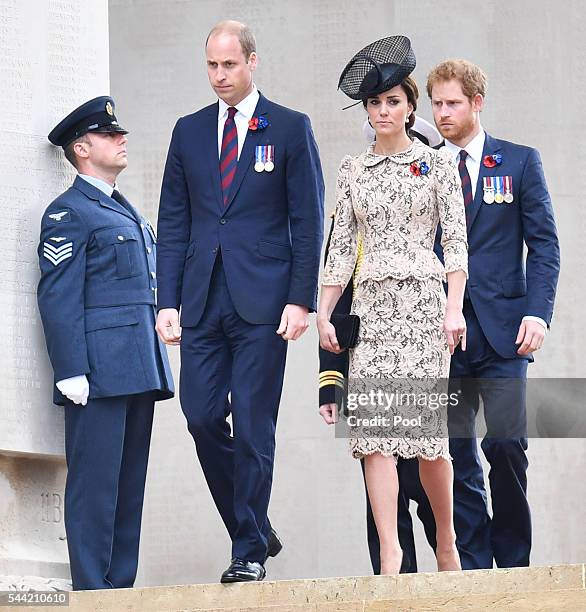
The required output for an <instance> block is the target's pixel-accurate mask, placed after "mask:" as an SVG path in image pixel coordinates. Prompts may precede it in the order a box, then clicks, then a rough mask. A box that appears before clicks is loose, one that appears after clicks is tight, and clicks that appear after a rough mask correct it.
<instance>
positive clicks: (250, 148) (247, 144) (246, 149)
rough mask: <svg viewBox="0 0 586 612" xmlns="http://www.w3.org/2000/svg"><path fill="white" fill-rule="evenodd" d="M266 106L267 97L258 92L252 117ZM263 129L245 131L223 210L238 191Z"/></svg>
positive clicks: (229, 204)
mask: <svg viewBox="0 0 586 612" xmlns="http://www.w3.org/2000/svg"><path fill="white" fill-rule="evenodd" d="M266 108H267V99H266V98H265V97H264V96H263V95H262V94H260V97H259V99H258V102H257V104H256V108H255V109H254V113H253V117H257V116H258V115H262V114H264V113H266ZM263 131H264V130H256V131H254V130H248V132H247V133H246V138H245V140H244V146H243V147H242V152H241V153H240V159H239V160H238V165H237V166H236V174H235V175H234V180H233V181H232V187H231V188H230V195H229V196H228V204H227V205H226V208H225V210H228V208H230V206H231V205H232V202H233V201H234V197H235V196H236V194H237V193H238V189H240V185H241V184H242V181H243V180H244V177H245V176H246V173H247V172H248V169H249V168H250V166H251V164H252V160H253V159H254V151H255V148H256V145H257V143H258V141H259V139H260V134H261V133H262V132H263Z"/></svg>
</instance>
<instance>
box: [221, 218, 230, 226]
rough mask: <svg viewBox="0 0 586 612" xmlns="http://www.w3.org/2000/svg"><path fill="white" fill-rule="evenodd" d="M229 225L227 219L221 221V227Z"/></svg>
mask: <svg viewBox="0 0 586 612" xmlns="http://www.w3.org/2000/svg"><path fill="white" fill-rule="evenodd" d="M226 223H228V222H227V221H226V219H220V225H226Z"/></svg>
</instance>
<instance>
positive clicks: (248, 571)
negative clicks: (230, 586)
mask: <svg viewBox="0 0 586 612" xmlns="http://www.w3.org/2000/svg"><path fill="white" fill-rule="evenodd" d="M266 575H267V573H266V571H265V568H264V567H263V566H262V564H261V563H258V562H257V561H243V560H242V559H237V558H234V559H232V562H231V563H230V567H229V568H228V569H227V570H226V571H225V572H224V573H223V574H222V577H221V578H220V582H223V583H227V582H254V581H257V580H263V579H264V577H265V576H266Z"/></svg>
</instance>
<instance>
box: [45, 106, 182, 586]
mask: <svg viewBox="0 0 586 612" xmlns="http://www.w3.org/2000/svg"><path fill="white" fill-rule="evenodd" d="M126 134H127V132H126V130H124V129H123V128H122V127H121V126H120V125H119V124H118V122H117V120H116V116H115V115H114V100H112V98H110V97H109V96H100V97H98V98H94V99H93V100H90V101H89V102H86V103H85V104H83V105H82V106H80V107H79V108H77V109H75V110H74V111H73V112H72V113H70V114H69V115H68V116H67V117H65V119H63V121H61V122H60V123H59V125H57V126H56V127H55V128H54V129H53V130H52V131H51V133H50V134H49V140H50V141H51V142H52V143H53V144H54V145H57V146H61V147H63V149H64V153H65V156H66V158H67V159H68V160H69V161H70V162H71V163H72V164H73V165H74V166H75V168H76V169H77V171H78V173H79V174H78V176H77V177H76V179H75V181H74V183H73V185H72V186H71V187H70V188H69V189H68V190H67V191H66V192H65V193H62V194H61V195H60V196H59V197H57V198H56V199H55V200H54V201H53V202H52V203H51V204H50V205H49V207H48V208H47V210H46V211H45V213H44V214H43V218H42V221H41V240H40V244H39V249H38V255H39V265H40V268H41V279H40V281H39V287H38V304H39V310H40V313H41V318H42V321H43V327H44V331H45V338H46V341H47V348H48V351H49V357H50V359H51V364H52V366H53V370H54V372H55V381H56V388H55V389H54V400H53V401H54V402H55V403H56V404H59V405H62V406H64V411H65V453H66V458H67V482H66V485H65V530H66V533H67V546H68V548H69V561H70V565H71V577H72V580H73V588H74V589H75V590H81V589H104V588H112V587H114V588H125V587H131V586H132V585H133V584H134V579H135V577H136V571H137V564H138V547H139V538H140V525H141V516H142V505H143V498H144V485H145V478H146V472H147V463H148V456H149V446H150V439H151V429H152V422H153V409H154V402H155V401H156V400H161V399H167V398H170V397H172V396H173V379H172V377H171V371H170V367H169V362H168V360H167V351H166V348H165V346H164V345H163V343H162V342H160V341H159V339H158V338H157V335H156V333H155V330H154V325H155V289H156V280H155V279H156V274H155V257H156V254H155V242H156V241H155V234H154V231H153V229H152V227H151V226H150V224H149V223H148V221H147V220H146V219H144V218H143V217H142V216H141V215H140V214H139V213H138V212H137V211H136V210H135V208H134V207H133V206H132V205H131V204H130V203H129V202H128V200H126V198H124V196H122V194H120V192H119V191H118V189H117V188H116V179H117V177H118V175H119V174H120V172H121V171H122V170H124V168H126V165H127V163H128V162H127V158H126V143H127V139H126Z"/></svg>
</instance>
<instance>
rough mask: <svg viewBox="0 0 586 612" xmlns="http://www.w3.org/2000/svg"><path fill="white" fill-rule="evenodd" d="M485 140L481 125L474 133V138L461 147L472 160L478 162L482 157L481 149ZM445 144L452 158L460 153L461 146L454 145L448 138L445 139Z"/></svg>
mask: <svg viewBox="0 0 586 612" xmlns="http://www.w3.org/2000/svg"><path fill="white" fill-rule="evenodd" d="M485 140H486V133H485V132H484V130H483V129H482V126H481V127H480V132H478V134H476V136H474V138H473V139H472V140H471V141H470V142H469V143H468V144H467V145H466V146H465V147H463V148H464V150H465V151H466V153H468V156H469V157H470V158H471V159H472V161H473V162H476V163H479V162H480V160H481V159H482V151H483V150H484V141H485ZM445 145H446V148H447V149H448V151H450V152H451V153H452V155H453V156H454V159H456V158H457V157H458V155H459V154H460V151H461V150H462V147H459V146H458V145H455V144H454V143H453V142H450V141H449V140H446V142H445Z"/></svg>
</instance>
